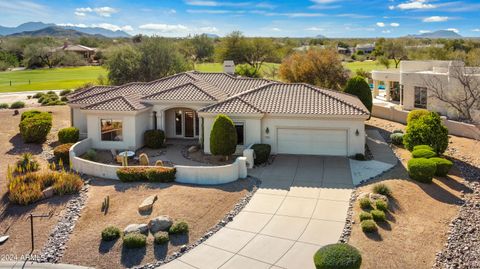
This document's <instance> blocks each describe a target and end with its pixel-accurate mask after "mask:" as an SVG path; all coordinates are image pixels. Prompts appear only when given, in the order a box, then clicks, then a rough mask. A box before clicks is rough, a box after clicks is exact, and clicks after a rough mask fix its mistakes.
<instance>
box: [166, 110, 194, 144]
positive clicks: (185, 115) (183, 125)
mask: <svg viewBox="0 0 480 269" xmlns="http://www.w3.org/2000/svg"><path fill="white" fill-rule="evenodd" d="M165 132H166V136H167V138H197V137H198V136H199V135H200V120H199V118H198V114H197V112H196V111H195V110H193V109H190V108H185V107H176V108H170V109H168V110H166V111H165Z"/></svg>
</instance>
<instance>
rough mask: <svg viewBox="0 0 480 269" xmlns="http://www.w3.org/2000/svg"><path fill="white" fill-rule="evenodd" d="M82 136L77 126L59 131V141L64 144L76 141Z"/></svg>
mask: <svg viewBox="0 0 480 269" xmlns="http://www.w3.org/2000/svg"><path fill="white" fill-rule="evenodd" d="M79 138H80V130H78V128H75V127H67V128H63V129H60V131H58V141H60V143H62V144H66V143H76V142H77V141H78V139H79Z"/></svg>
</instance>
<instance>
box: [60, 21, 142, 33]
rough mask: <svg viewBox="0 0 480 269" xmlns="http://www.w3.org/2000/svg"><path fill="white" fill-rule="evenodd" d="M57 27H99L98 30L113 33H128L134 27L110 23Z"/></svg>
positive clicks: (63, 24)
mask: <svg viewBox="0 0 480 269" xmlns="http://www.w3.org/2000/svg"><path fill="white" fill-rule="evenodd" d="M57 25H58V26H68V27H79V28H87V27H93V28H95V27H98V28H103V29H107V30H111V31H127V32H131V31H133V27H132V26H130V25H124V26H118V25H115V24H110V23H100V24H90V25H87V24H83V23H59V24H57Z"/></svg>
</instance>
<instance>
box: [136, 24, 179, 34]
mask: <svg viewBox="0 0 480 269" xmlns="http://www.w3.org/2000/svg"><path fill="white" fill-rule="evenodd" d="M138 28H140V29H144V30H153V31H157V32H161V33H172V32H187V31H188V27H187V26H185V25H183V24H164V23H147V24H143V25H140V26H139V27H138Z"/></svg>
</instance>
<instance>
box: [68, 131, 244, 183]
mask: <svg viewBox="0 0 480 269" xmlns="http://www.w3.org/2000/svg"><path fill="white" fill-rule="evenodd" d="M91 147H92V140H91V139H90V138H87V139H84V140H82V141H80V142H78V143H76V144H75V145H73V146H72V148H71V149H70V153H69V154H70V164H71V166H72V169H73V170H75V171H77V172H79V173H83V174H87V175H91V176H95V177H101V178H108V179H116V180H118V177H117V170H118V169H119V168H121V166H118V165H108V164H102V163H97V162H92V161H89V160H85V159H82V158H80V156H81V155H83V154H84V153H85V152H87V151H88V150H89V149H90V148H91ZM174 167H175V168H176V169H177V173H176V177H175V181H176V182H179V183H188V184H199V185H215V184H225V183H229V182H233V181H235V180H237V179H239V178H246V177H247V160H246V158H245V157H238V158H237V159H236V160H235V162H234V163H232V164H229V165H222V166H185V165H175V166H174Z"/></svg>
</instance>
